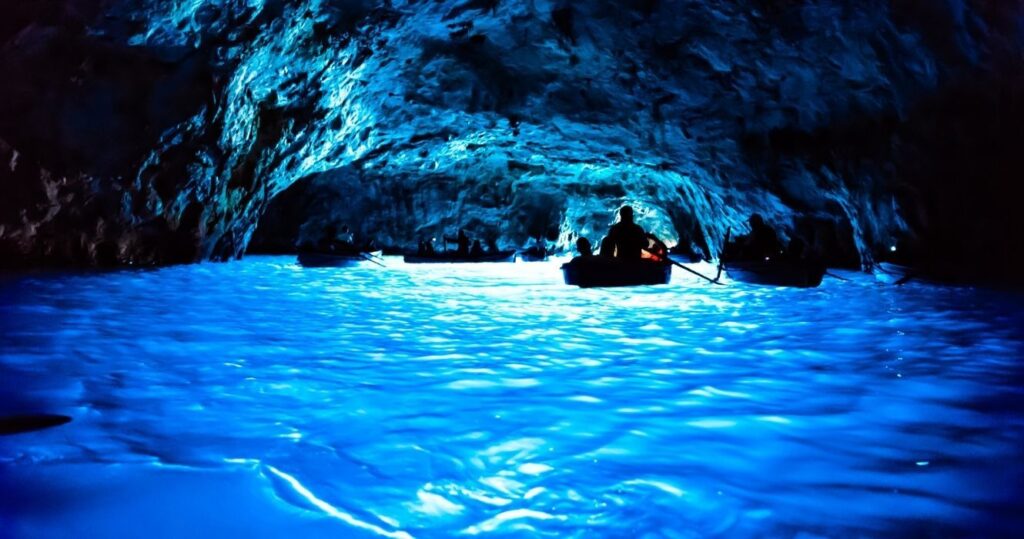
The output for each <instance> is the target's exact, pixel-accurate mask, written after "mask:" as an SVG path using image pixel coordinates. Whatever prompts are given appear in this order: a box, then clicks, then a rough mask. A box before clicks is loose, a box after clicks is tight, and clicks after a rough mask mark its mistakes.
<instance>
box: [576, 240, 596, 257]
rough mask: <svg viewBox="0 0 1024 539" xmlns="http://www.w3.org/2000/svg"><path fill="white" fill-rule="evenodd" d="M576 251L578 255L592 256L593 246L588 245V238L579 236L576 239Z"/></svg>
mask: <svg viewBox="0 0 1024 539" xmlns="http://www.w3.org/2000/svg"><path fill="white" fill-rule="evenodd" d="M576 251H577V252H578V253H579V254H580V256H593V254H594V247H593V246H592V245H590V240H588V239H587V238H584V237H582V236H581V237H580V239H578V240H576Z"/></svg>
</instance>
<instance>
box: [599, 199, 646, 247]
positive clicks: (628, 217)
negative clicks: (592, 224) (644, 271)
mask: <svg viewBox="0 0 1024 539" xmlns="http://www.w3.org/2000/svg"><path fill="white" fill-rule="evenodd" d="M605 241H610V242H611V245H612V246H614V248H615V257H616V258H621V259H625V260H639V259H640V255H641V253H643V250H644V248H645V247H647V244H648V243H647V232H644V229H643V228H641V227H640V225H638V224H636V223H634V222H633V208H632V207H630V206H623V207H622V208H621V209H620V210H619V222H618V223H615V224H614V225H612V227H611V229H610V230H609V231H608V237H607V238H606V239H605ZM604 249H605V246H604V243H603V242H602V244H601V254H602V255H603V254H604Z"/></svg>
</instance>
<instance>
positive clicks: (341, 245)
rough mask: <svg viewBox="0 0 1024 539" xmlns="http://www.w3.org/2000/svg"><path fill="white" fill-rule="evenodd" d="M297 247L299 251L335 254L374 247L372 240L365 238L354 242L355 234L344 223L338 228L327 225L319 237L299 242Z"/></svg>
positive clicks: (372, 248)
mask: <svg viewBox="0 0 1024 539" xmlns="http://www.w3.org/2000/svg"><path fill="white" fill-rule="evenodd" d="M298 247H299V250H300V251H316V252H321V253H337V254H352V253H358V252H361V251H373V250H375V249H376V247H375V246H374V242H373V240H367V241H365V242H363V243H361V244H360V243H356V238H355V234H354V233H353V232H352V229H350V228H349V226H348V225H344V224H343V225H342V226H341V229H340V230H339V229H338V227H337V225H334V224H330V225H327V227H326V228H325V229H324V232H323V234H322V235H321V236H320V238H319V239H317V240H316V241H315V242H307V243H304V244H301V245H299V246H298Z"/></svg>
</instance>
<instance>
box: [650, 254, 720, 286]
mask: <svg viewBox="0 0 1024 539" xmlns="http://www.w3.org/2000/svg"><path fill="white" fill-rule="evenodd" d="M644 251H647V252H648V253H650V254H652V255H654V256H661V255H658V254H657V253H654V252H652V251H650V250H649V249H646V248H645V249H644ZM665 260H668V262H669V263H670V264H672V265H673V266H678V267H680V268H683V269H684V270H686V271H688V272H690V273H692V274H694V275H696V276H697V277H700V278H701V279H704V280H705V281H707V282H709V283H711V284H720V285H722V286H725V283H720V282H718V279H719V277H721V276H722V265H721V264H719V265H718V275H716V276H715V278H714V279H712V278H710V277H708V276H706V275H704V274H702V273H700V272H697V271H694V270H692V269H690V268H688V267H686V266H684V265H682V264H680V263H679V262H676V261H675V260H672V259H671V258H669V257H668V255H667V254H666V255H665Z"/></svg>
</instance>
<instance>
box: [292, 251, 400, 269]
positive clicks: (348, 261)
mask: <svg viewBox="0 0 1024 539" xmlns="http://www.w3.org/2000/svg"><path fill="white" fill-rule="evenodd" d="M381 254H382V253H381V251H370V252H361V251H340V252H333V253H329V252H323V251H302V252H300V253H299V264H301V265H302V266H304V267H307V268H339V267H344V266H351V265H353V264H356V263H358V262H363V261H365V260H372V259H374V258H380V257H381Z"/></svg>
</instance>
